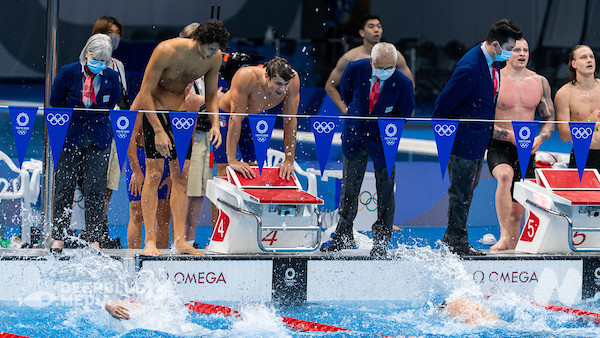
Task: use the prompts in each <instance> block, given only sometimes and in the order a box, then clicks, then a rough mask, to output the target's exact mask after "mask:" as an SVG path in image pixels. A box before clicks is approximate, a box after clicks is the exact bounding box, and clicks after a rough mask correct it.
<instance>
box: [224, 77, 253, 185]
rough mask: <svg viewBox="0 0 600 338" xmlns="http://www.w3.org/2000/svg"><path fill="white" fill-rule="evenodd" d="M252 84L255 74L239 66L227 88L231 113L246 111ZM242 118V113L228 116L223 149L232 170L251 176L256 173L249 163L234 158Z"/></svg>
mask: <svg viewBox="0 0 600 338" xmlns="http://www.w3.org/2000/svg"><path fill="white" fill-rule="evenodd" d="M254 86H256V76H254V74H253V73H252V71H250V70H248V69H244V68H240V70H238V71H237V72H236V73H235V75H234V76H233V79H232V80H231V87H230V89H229V99H230V103H229V107H230V112H231V113H246V112H248V97H249V96H250V90H251V88H252V87H254ZM244 118H245V117H244V116H242V115H230V116H229V126H228V130H227V141H226V144H225V150H226V152H227V162H228V163H229V166H230V167H231V168H232V169H233V170H235V171H237V172H240V173H241V174H242V176H243V177H245V178H253V177H255V176H256V174H255V173H254V170H252V169H251V168H250V165H249V164H248V163H244V162H241V161H238V160H237V158H236V153H237V145H238V142H239V141H240V133H241V131H242V121H243V120H244Z"/></svg>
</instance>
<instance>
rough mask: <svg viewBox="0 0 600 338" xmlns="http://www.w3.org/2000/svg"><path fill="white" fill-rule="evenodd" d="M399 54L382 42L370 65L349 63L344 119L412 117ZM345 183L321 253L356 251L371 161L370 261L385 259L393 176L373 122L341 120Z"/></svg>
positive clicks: (411, 96) (391, 214) (410, 92)
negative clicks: (359, 211)
mask: <svg viewBox="0 0 600 338" xmlns="http://www.w3.org/2000/svg"><path fill="white" fill-rule="evenodd" d="M397 57H398V54H397V52H396V48H395V47H394V45H392V44H390V43H385V42H380V43H378V44H376V45H375V46H374V47H373V50H372V51H371V58H370V59H362V60H358V61H354V62H350V63H349V64H348V66H347V67H346V70H345V71H344V73H343V75H342V81H341V84H340V87H341V88H340V89H341V96H342V99H343V101H344V104H345V106H346V107H345V108H346V109H345V112H346V115H352V116H361V117H363V116H364V117H378V116H386V117H392V116H394V117H397V116H404V117H407V116H410V115H411V114H412V111H413V108H414V93H413V85H412V81H411V80H410V79H409V78H408V77H406V76H405V75H404V74H402V72H400V71H399V70H398V69H396V58H397ZM342 151H343V153H344V178H343V180H342V193H341V197H340V208H339V214H340V220H339V222H338V225H337V228H336V234H335V236H334V238H333V240H332V242H331V244H330V245H329V246H325V247H322V248H321V250H322V251H325V252H337V251H339V250H341V249H348V248H353V247H355V246H356V244H355V242H354V235H353V233H352V225H353V222H354V218H355V217H356V212H357V208H358V195H359V193H360V187H361V185H362V180H363V177H364V175H365V169H366V167H367V162H368V160H369V157H371V159H372V160H373V164H374V166H375V181H376V188H377V196H378V202H379V203H378V205H377V221H376V222H375V224H373V249H372V250H371V257H373V258H384V257H385V256H386V254H387V246H388V244H389V242H390V238H391V235H392V226H393V221H394V208H395V201H394V172H395V170H392V174H391V177H389V176H388V172H387V168H386V165H385V158H384V156H383V146H382V144H381V137H380V135H379V126H378V124H377V119H376V118H374V119H354V118H352V119H345V121H344V131H343V133H342Z"/></svg>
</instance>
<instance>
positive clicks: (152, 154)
mask: <svg viewBox="0 0 600 338" xmlns="http://www.w3.org/2000/svg"><path fill="white" fill-rule="evenodd" d="M156 116H158V120H159V121H160V124H161V125H162V127H163V129H164V130H165V133H167V136H169V140H170V141H171V144H172V145H173V149H172V150H171V156H169V160H174V159H176V158H177V151H176V150H175V140H174V139H173V131H172V130H171V120H170V119H169V114H168V113H156ZM142 121H143V127H144V149H145V153H146V158H154V159H158V158H163V156H162V155H161V154H160V153H159V152H158V150H156V144H155V143H154V128H152V125H151V124H150V121H148V118H146V114H144V115H143V120H142ZM193 143H194V138H193V137H192V138H191V139H190V146H189V147H188V151H187V154H186V155H185V159H186V160H189V159H190V158H191V157H192V145H193Z"/></svg>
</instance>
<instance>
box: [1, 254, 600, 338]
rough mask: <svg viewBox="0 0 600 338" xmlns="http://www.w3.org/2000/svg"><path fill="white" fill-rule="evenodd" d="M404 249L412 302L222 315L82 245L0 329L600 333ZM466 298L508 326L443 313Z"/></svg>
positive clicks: (588, 304)
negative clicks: (119, 310) (53, 285)
mask: <svg viewBox="0 0 600 338" xmlns="http://www.w3.org/2000/svg"><path fill="white" fill-rule="evenodd" d="M399 252H400V253H401V254H400V255H399V258H398V259H399V260H404V261H410V262H414V263H418V266H419V269H420V272H421V273H418V274H413V276H414V280H413V283H414V285H415V287H416V288H417V289H418V290H419V292H415V293H414V295H413V296H412V299H410V300H409V301H386V300H384V301H332V302H306V303H300V304H296V305H292V306H281V305H278V304H275V303H272V302H248V301H241V302H215V301H211V302H210V303H215V304H218V305H224V306H230V307H233V308H234V310H237V311H239V313H240V316H239V317H234V316H231V317H224V316H222V315H218V314H214V315H204V314H198V313H192V312H190V311H188V309H187V308H186V307H185V305H184V304H185V303H186V301H189V299H183V298H182V295H181V294H180V293H178V292H177V291H176V288H175V286H174V283H173V282H172V281H168V280H166V279H165V278H164V277H163V276H162V275H160V274H155V273H152V272H151V271H147V270H144V269H142V270H141V271H140V272H137V273H135V272H128V270H127V269H124V267H123V265H122V263H121V262H120V261H118V260H115V259H112V258H108V257H106V256H98V255H95V254H93V253H92V252H91V251H86V250H77V251H74V253H73V254H72V256H71V257H70V260H68V261H63V260H56V261H54V262H53V263H54V265H53V266H54V268H53V269H52V270H51V271H47V273H45V274H44V278H46V279H48V280H54V281H60V282H61V285H60V289H61V292H63V294H62V295H60V297H55V296H54V295H52V294H50V293H43V292H38V293H37V294H30V295H28V296H26V297H24V298H23V299H21V300H19V301H18V302H2V303H0V331H3V332H10V333H14V334H21V335H26V336H32V337H42V336H61V337H71V336H72V337H75V336H98V337H105V336H107V337H113V336H120V337H155V336H158V337H192V336H194V337H195V336H205V337H232V336H236V337H237V336H244V337H304V336H323V337H347V336H351V337H363V336H365V337H367V336H372V335H371V334H372V333H374V334H383V335H391V336H396V335H400V334H403V335H407V336H412V335H414V336H427V337H429V336H453V337H455V336H468V337H498V336H504V337H509V336H525V337H539V336H547V337H552V336H555V337H564V336H569V337H593V336H598V335H600V327H598V326H596V325H594V324H593V322H591V323H590V322H589V320H586V318H584V317H578V316H575V315H572V314H566V313H557V312H551V311H548V310H546V309H544V308H542V307H540V306H538V305H535V304H533V303H532V302H531V300H530V299H528V298H527V297H523V296H521V295H516V294H514V293H511V292H509V291H506V292H503V293H498V294H495V295H494V296H491V297H490V298H488V299H486V298H485V297H484V296H485V295H484V294H483V293H482V291H481V290H480V288H479V287H478V285H477V284H476V283H475V282H474V281H473V279H472V277H471V275H469V274H467V273H465V271H464V269H463V268H461V266H462V265H461V264H462V263H461V261H459V260H458V258H457V257H456V256H454V255H449V254H447V252H444V251H443V250H441V251H438V250H432V249H431V248H430V247H404V248H401V251H399ZM47 259H50V260H52V259H54V258H50V257H48V258H47ZM91 280H93V282H91ZM364 283H366V284H368V283H369V281H364ZM320 287H321V288H323V289H324V290H325V291H326V292H332V293H335V292H338V291H337V288H336V286H335V285H328V284H326V283H325V284H323V285H320ZM389 287H390V288H394V287H397V286H396V285H393V284H392V285H389ZM65 296H66V297H65ZM461 298H467V299H474V300H476V301H478V302H480V303H481V304H483V305H484V306H486V307H488V308H490V309H491V310H492V312H494V313H495V314H496V315H497V316H498V317H499V318H500V319H501V320H503V321H505V322H506V323H503V324H495V325H492V324H489V325H483V326H474V325H470V324H464V323H462V322H460V321H457V320H456V319H453V318H450V317H449V316H448V315H446V314H445V312H442V311H439V310H438V305H439V304H440V302H441V301H442V300H444V299H461ZM107 299H135V300H136V302H137V305H136V304H132V305H131V306H130V307H131V310H130V312H131V316H132V319H131V320H128V321H125V320H123V321H117V320H115V319H113V318H111V317H110V316H109V315H108V313H106V312H105V311H104V310H103V308H102V305H103V304H104V303H105V301H106V300H107ZM195 300H196V301H203V300H202V299H195ZM573 307H575V308H578V309H584V310H587V311H593V312H600V300H598V299H591V300H588V301H584V302H581V303H578V304H574V305H573ZM281 316H287V317H292V318H297V319H301V320H307V321H312V322H317V323H320V324H327V325H333V326H336V327H341V328H346V329H349V330H351V331H343V332H332V333H319V332H307V333H302V332H297V331H294V330H292V329H290V328H288V327H286V325H285V324H284V323H283V322H282V319H281Z"/></svg>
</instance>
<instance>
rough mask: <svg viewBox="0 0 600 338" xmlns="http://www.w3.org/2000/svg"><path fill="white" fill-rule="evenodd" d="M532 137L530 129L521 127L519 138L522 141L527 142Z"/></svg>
mask: <svg viewBox="0 0 600 338" xmlns="http://www.w3.org/2000/svg"><path fill="white" fill-rule="evenodd" d="M530 136H531V129H529V127H521V129H519V137H520V138H521V139H522V140H527V139H529V137H530Z"/></svg>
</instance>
